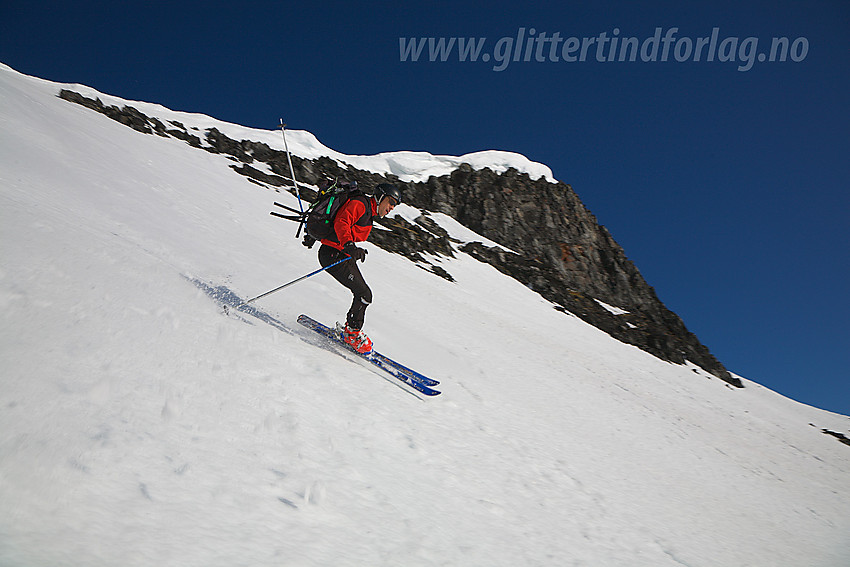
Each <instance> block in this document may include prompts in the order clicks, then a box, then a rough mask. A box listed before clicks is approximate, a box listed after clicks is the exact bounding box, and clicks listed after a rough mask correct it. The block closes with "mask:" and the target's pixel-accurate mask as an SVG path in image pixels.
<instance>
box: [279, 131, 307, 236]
mask: <svg viewBox="0 0 850 567" xmlns="http://www.w3.org/2000/svg"><path fill="white" fill-rule="evenodd" d="M280 135H281V136H283V147H284V149H286V161H288V162H289V175H291V176H292V184H293V185H295V196H296V197H298V209H299V210H300V211H301V214H302V215H303V214H304V205H302V204H301V192H300V191H299V190H298V182H297V181H296V180H295V170H294V169H293V168H292V157H291V156H290V155H289V144H287V143H286V124H284V123H283V118H281V119H280ZM303 226H304V222H303V221H302V222H301V224H299V225H298V231H296V233H295V238H298V237H299V236H301V228H302V227H303Z"/></svg>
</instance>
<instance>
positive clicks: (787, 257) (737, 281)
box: [0, 0, 850, 415]
mask: <svg viewBox="0 0 850 567" xmlns="http://www.w3.org/2000/svg"><path fill="white" fill-rule="evenodd" d="M552 4H555V3H552ZM585 4H592V7H589V6H587V5H585ZM2 12H3V17H2V18H1V19H0V61H2V62H3V63H6V64H7V65H10V66H12V67H13V68H15V69H17V70H18V71H21V72H23V73H27V74H30V75H36V76H39V77H43V78H46V79H50V80H55V81H61V82H77V83H83V84H86V85H89V86H92V87H95V88H97V89H99V90H101V91H104V92H107V93H109V94H114V95H118V96H121V97H125V98H129V99H137V100H145V101H151V102H157V103H160V104H163V105H165V106H167V107H169V108H173V109H176V110H185V111H190V112H201V113H205V114H209V115H212V116H214V117H216V118H219V119H222V120H227V121H231V122H236V123H239V124H243V125H246V126H253V127H259V128H267V129H272V128H275V127H276V125H277V123H278V120H279V118H281V117H282V118H284V119H285V120H286V121H287V123H288V124H289V127H290V128H296V129H305V130H309V131H311V132H313V133H314V134H315V135H316V136H317V137H318V138H319V139H320V140H321V141H322V142H323V143H324V144H325V145H327V146H329V147H331V148H334V149H336V150H339V151H341V152H345V153H350V154H371V153H377V152H381V151H392V150H424V151H429V152H432V153H436V154H452V155H459V154H463V153H467V152H473V151H478V150H484V149H500V150H509V151H515V152H519V153H522V154H524V155H526V156H528V157H529V158H530V159H532V160H535V161H539V162H542V163H545V164H546V165H548V166H549V167H550V168H551V169H552V170H553V172H554V175H555V177H556V178H558V179H560V180H562V181H564V182H566V183H569V184H571V185H572V186H573V188H574V189H575V190H576V191H577V193H578V194H579V196H580V197H581V198H582V200H583V201H584V203H585V204H586V205H587V206H588V208H589V209H590V210H591V211H592V212H593V213H594V214H595V215H596V216H597V218H598V220H599V222H600V223H601V224H603V225H605V226H606V227H607V228H608V229H609V230H610V231H611V233H612V234H613V235H614V237H615V238H616V239H617V241H618V242H619V243H620V244H621V245H622V246H623V247H624V249H625V250H626V253H627V255H628V256H629V257H630V258H631V259H632V260H633V261H634V262H635V263H636V265H637V266H638V268H639V269H640V270H641V272H642V273H643V275H644V277H645V278H646V279H647V281H648V282H649V283H650V285H652V286H654V287H655V289H656V291H657V292H658V295H659V297H660V298H661V300H662V301H664V302H665V304H666V305H667V306H668V307H670V308H671V309H673V310H674V311H676V312H677V313H678V314H679V315H680V316H681V317H682V318H683V319H684V321H685V323H686V325H687V326H688V327H689V329H690V330H692V331H693V332H694V333H696V334H697V336H699V337H700V339H701V340H702V341H703V342H704V343H705V344H706V345H708V347H709V348H710V349H711V350H712V352H713V353H714V354H715V355H716V356H717V357H718V358H719V359H720V360H721V361H723V362H724V363H725V364H726V365H727V367H728V368H729V369H730V370H732V371H733V372H737V373H740V374H742V375H744V376H745V377H747V378H750V379H752V380H755V381H757V382H760V383H762V384H765V385H766V386H768V387H770V388H772V389H774V390H777V391H779V392H781V393H783V394H785V395H787V396H790V397H792V398H794V399H797V400H799V401H802V402H805V403H808V404H811V405H815V406H818V407H822V408H825V409H830V410H833V411H837V412H840V413H843V414H845V415H850V380H848V378H850V370H848V369H850V355H848V352H850V331H848V329H847V321H848V316H850V308H848V297H847V292H848V290H850V285H848V282H850V269H848V264H850V262H848V258H850V237H849V236H850V235H848V228H850V226H848V224H850V223H849V222H848V219H850V197H848V188H850V159H848V157H850V134H848V133H850V78H848V77H850V73H848V69H850V3H847V2H845V1H843V0H835V1H831V2H828V1H821V2H802V1H799V2H797V1H795V2H791V1H778V2H747V1H736V2H724V1H721V2H702V3H696V2H694V3H692V2H654V3H638V2H599V3H578V2H576V3H571V2H560V3H557V7H552V8H549V7H547V8H535V7H528V6H521V5H520V3H517V2H510V3H498V2H495V3H485V2H462V1H461V2H446V3H435V2H428V3H422V4H421V5H418V4H410V3H398V2H393V3H389V2H388V3H351V4H349V3H341V2H340V3H337V2H315V3H307V2H243V3H232V2H228V3H224V2H179V3H173V2H168V3H156V2H145V3H141V2H124V3H115V2H109V3H105V2H104V3H99V2H83V3H64V2H63V3H59V2H55V3H52V2H30V3H24V2H10V3H7V4H6V5H5V6H4V8H3V10H2ZM656 28H661V34H662V36H664V35H666V34H668V33H669V34H671V35H670V38H671V40H670V42H669V44H668V46H669V48H668V49H669V51H668V57H667V59H668V60H667V61H661V60H660V59H661V50H660V47H661V44H660V43H659V51H658V52H656V56H655V58H654V60H649V61H643V60H642V59H643V58H642V57H641V56H640V55H638V56H637V58H636V60H635V61H630V60H629V57H626V60H625V61H622V62H621V61H618V60H616V59H617V58H618V55H619V52H617V51H615V52H614V59H615V60H614V61H607V58H608V55H609V54H610V49H611V38H613V37H617V38H619V39H624V38H629V37H635V38H637V40H638V41H639V42H640V44H641V45H643V42H645V41H647V40H648V39H650V38H652V37H653V36H654V34H655V33H656ZM674 28H676V29H675V31H673V29H674ZM714 28H718V32H717V37H718V42H717V43H716V44H715V46H716V47H717V45H718V44H719V43H720V42H721V41H723V40H724V39H727V38H737V44H735V43H734V42H732V40H731V39H730V41H729V42H727V44H726V51H725V52H724V53H725V55H726V56H730V55H734V57H735V60H733V61H728V60H727V61H720V60H719V59H720V58H721V55H720V50H719V49H716V50H715V52H714V53H715V57H714V61H707V60H706V59H707V58H708V46H707V45H706V46H704V49H705V51H703V52H702V57H701V58H700V60H699V61H695V60H694V58H695V56H694V53H695V51H696V50H695V46H696V44H697V42H698V40H699V39H700V38H708V37H710V36H711V34H712V31H713V30H714ZM520 29H524V31H523V32H520ZM531 29H534V35H532V34H531ZM615 30H617V31H616V32H615ZM518 33H524V36H523V42H525V41H527V39H528V38H530V37H536V38H538V39H537V41H538V43H534V44H532V50H531V52H529V53H530V61H524V60H523V59H524V52H523V53H521V54H520V55H521V56H520V57H519V60H518V61H513V59H511V61H510V64H509V65H507V67H506V68H505V69H504V70H501V71H496V70H494V67H496V66H497V61H496V59H497V56H498V54H497V51H496V45H497V44H498V43H499V41H500V40H501V39H502V38H513V39H512V41H513V43H514V44H518V43H519V42H517V41H516V38H517V34H518ZM556 33H557V34H558V36H556V35H555V34H556ZM602 33H604V34H605V36H604V38H605V40H604V42H603V45H604V49H603V51H602V52H601V57H602V59H603V60H604V61H602V62H600V61H598V60H597V51H596V49H597V47H596V46H598V45H599V43H600V42H601V41H603V40H602V39H601V37H602V36H600V34H602ZM429 37H433V38H435V40H438V39H439V38H445V39H446V40H447V41H448V40H449V38H453V37H454V38H486V41H485V42H484V44H483V45H484V47H483V48H482V51H481V55H483V54H484V53H487V54H488V55H489V56H490V60H489V61H488V62H484V61H482V60H480V59H481V57H480V58H479V61H476V62H472V61H463V62H461V61H459V60H458V55H457V51H454V52H453V53H451V54H450V55H449V57H448V59H447V60H446V61H429V60H428V59H429V58H428V56H427V49H428V48H427V46H426V48H425V51H423V53H424V55H423V56H421V57H420V60H419V61H416V62H414V61H410V60H407V61H402V60H401V54H400V48H399V38H429ZM556 37H557V38H560V40H561V41H558V42H557V43H556V41H555V38H556ZM571 37H575V38H578V39H579V41H581V40H582V38H594V43H592V44H588V50H587V52H586V57H585V60H584V61H574V62H566V61H564V60H563V59H564V52H563V49H562V48H563V46H564V45H566V44H567V39H568V38H571ZM751 37H754V38H757V40H758V43H757V49H755V50H754V51H748V48H746V47H745V40H746V38H751ZM774 37H787V38H788V43H789V51H790V47H791V45H792V44H793V45H794V46H795V48H796V52H795V55H796V57H795V58H796V59H798V60H797V61H794V60H792V58H791V56H790V55H791V54H789V56H788V57H787V59H786V61H784V62H781V61H773V62H770V61H763V62H760V61H758V59H757V58H756V59H752V65H751V68H749V69H748V70H746V71H740V70H738V69H739V67H746V66H748V63H747V62H748V61H749V60H750V58H751V54H752V56H756V55H757V53H760V52H761V53H765V54H768V53H769V51H770V45H771V41H772V39H773V38H774ZM542 39H546V40H547V41H541V40H542ZM507 41H508V40H507V39H505V40H502V44H501V45H502V47H504V46H505V44H506V43H507ZM793 42H796V43H793ZM656 43H658V42H656ZM689 43H690V45H691V50H690V51H691V55H690V56H689V57H686V56H685V55H686V53H687V52H688V51H689V50H688V45H689ZM750 44H752V42H750ZM538 45H540V46H542V47H541V48H540V50H539V52H538V50H537V49H536V48H537V46H538ZM652 45H653V44H652V42H650V43H649V44H647V51H646V55H647V58H649V59H652V57H651V55H652V51H651V49H650V47H652ZM730 47H731V48H732V49H731V50H730ZM455 49H456V48H455ZM676 49H679V51H678V54H679V55H680V56H681V57H680V59H682V61H677V60H676V57H675V55H676V53H677V52H676ZM500 53H504V51H502V52H500ZM538 53H539V54H540V55H541V56H542V58H543V59H544V60H543V61H538V60H537V58H538V57H537V56H538ZM553 54H554V57H553ZM567 55H578V52H573V51H569V52H568V53H567ZM727 58H728V57H727ZM555 59H557V61H556V60H555Z"/></svg>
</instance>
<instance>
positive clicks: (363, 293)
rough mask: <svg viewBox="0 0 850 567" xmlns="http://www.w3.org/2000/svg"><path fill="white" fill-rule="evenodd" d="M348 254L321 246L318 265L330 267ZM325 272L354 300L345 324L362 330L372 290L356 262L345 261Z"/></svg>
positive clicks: (325, 245)
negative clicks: (349, 293)
mask: <svg viewBox="0 0 850 567" xmlns="http://www.w3.org/2000/svg"><path fill="white" fill-rule="evenodd" d="M347 256H348V254H346V253H345V252H343V251H342V250H337V249H336V248H332V247H330V246H328V245H327V244H322V247H321V248H319V263H320V264H321V265H322V267H323V268H325V267H327V266H330V265H331V264H333V263H334V262H338V261H339V260H342V259H343V258H346V257H347ZM327 272H328V273H329V274H330V275H332V276H333V277H334V279H336V281H338V282H339V283H341V284H342V285H344V286H345V287H347V288H348V289H350V290H351V293H352V294H353V295H354V299H353V301H352V302H351V308H350V309H349V310H348V316H347V317H346V320H345V322H346V323H347V324H348V326H349V327H351V328H352V329H355V330H358V331H359V330H360V329H362V328H363V320H364V318H365V316H366V308H367V307H369V304H370V303H372V290H371V289H369V286H368V285H367V284H366V280H364V279H363V274H361V273H360V268H358V267H357V262H356V261H354V260H353V259H352V260H346V261H345V262H342V263H341V264H337V265H336V266H334V267H332V268H329V269H328V270H327Z"/></svg>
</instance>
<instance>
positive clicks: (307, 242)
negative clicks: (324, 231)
mask: <svg viewBox="0 0 850 567" xmlns="http://www.w3.org/2000/svg"><path fill="white" fill-rule="evenodd" d="M315 243H316V239H315V238H313V237H312V236H310V235H309V234H305V235H304V240H302V241H301V244H303V245H304V246H306V247H307V248H312V247H313V245H314V244H315Z"/></svg>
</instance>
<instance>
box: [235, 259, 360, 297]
mask: <svg viewBox="0 0 850 567" xmlns="http://www.w3.org/2000/svg"><path fill="white" fill-rule="evenodd" d="M350 259H351V256H346V257H345V258H343V259H342V260H337V261H336V262H334V263H333V264H329V265H327V266H325V267H324V268H319V269H318V270H316V271H314V272H310V273H309V274H307V275H306V276H301V277H300V278H296V279H294V280H292V281H291V282H288V283H285V284H283V285H282V286H279V287H276V288H274V289H272V290H270V291H267V292H266V293H262V294H260V295H258V296H257V297H252V298H251V299H249V300H248V301H243V302H242V303H240V304H239V305H237V306H236V307H234V309H239V308H240V307H243V306H245V305H248V304H249V303H253V302H254V301H257V300H258V299H260V298H261V297H265V296H267V295H271V294H273V293H274V292H276V291H280V290H282V289H283V288H285V287H289V286H291V285H292V284H295V283H298V282H300V281H301V280H306V279H307V278H309V277H311V276H315V275H316V274H318V273H319V272H324V271H325V270H327V269H328V268H333V267H334V266H336V265H337V264H342V263H343V262H345V261H346V260H350Z"/></svg>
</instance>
